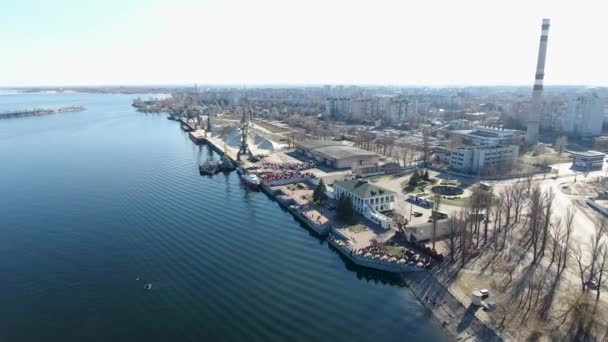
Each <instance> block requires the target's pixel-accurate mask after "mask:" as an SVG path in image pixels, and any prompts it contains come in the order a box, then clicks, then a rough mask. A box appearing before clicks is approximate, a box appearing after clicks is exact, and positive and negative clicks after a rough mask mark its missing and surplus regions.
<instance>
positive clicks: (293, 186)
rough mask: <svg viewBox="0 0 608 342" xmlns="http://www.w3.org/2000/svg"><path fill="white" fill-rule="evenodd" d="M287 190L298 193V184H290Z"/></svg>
mask: <svg viewBox="0 0 608 342" xmlns="http://www.w3.org/2000/svg"><path fill="white" fill-rule="evenodd" d="M287 189H289V190H291V191H296V190H299V188H298V185H297V184H288V185H287Z"/></svg>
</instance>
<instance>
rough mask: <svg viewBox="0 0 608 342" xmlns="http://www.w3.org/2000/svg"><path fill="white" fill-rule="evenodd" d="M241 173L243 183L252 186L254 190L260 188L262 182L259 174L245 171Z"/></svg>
mask: <svg viewBox="0 0 608 342" xmlns="http://www.w3.org/2000/svg"><path fill="white" fill-rule="evenodd" d="M240 175H241V182H243V184H245V185H246V186H248V187H249V188H251V189H253V190H259V189H260V186H261V185H262V182H261V181H260V179H259V178H258V176H256V175H255V174H253V173H243V172H241V173H240Z"/></svg>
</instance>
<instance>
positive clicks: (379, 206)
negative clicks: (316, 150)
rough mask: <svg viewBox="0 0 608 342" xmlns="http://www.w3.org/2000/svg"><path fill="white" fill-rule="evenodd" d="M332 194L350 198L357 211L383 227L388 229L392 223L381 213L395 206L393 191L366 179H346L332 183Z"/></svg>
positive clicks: (337, 196) (336, 196)
mask: <svg viewBox="0 0 608 342" xmlns="http://www.w3.org/2000/svg"><path fill="white" fill-rule="evenodd" d="M334 196H335V198H341V197H342V196H346V197H348V198H350V200H351V201H352V203H353V208H354V209H355V210H356V211H357V212H359V213H360V214H362V215H363V216H365V217H366V218H367V219H368V220H370V221H373V222H375V223H377V224H378V225H380V226H381V227H383V228H384V229H389V228H390V226H391V225H392V223H393V221H392V220H391V219H390V218H389V217H387V216H385V215H382V214H381V212H386V211H391V210H393V209H394V208H395V193H394V192H393V191H390V190H387V189H384V188H381V187H379V186H375V185H373V184H370V183H369V182H368V181H366V180H361V179H346V180H341V181H337V182H335V183H334Z"/></svg>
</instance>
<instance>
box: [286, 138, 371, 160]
mask: <svg viewBox="0 0 608 342" xmlns="http://www.w3.org/2000/svg"><path fill="white" fill-rule="evenodd" d="M296 145H298V146H299V147H301V148H303V149H306V150H309V151H314V152H317V153H320V154H322V155H324V156H325V157H326V158H333V159H344V158H349V157H357V156H377V154H376V153H374V152H370V151H366V150H363V149H360V148H357V147H353V146H349V145H344V144H342V143H340V142H339V141H332V140H303V141H300V142H298V143H297V144H296Z"/></svg>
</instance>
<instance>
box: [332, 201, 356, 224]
mask: <svg viewBox="0 0 608 342" xmlns="http://www.w3.org/2000/svg"><path fill="white" fill-rule="evenodd" d="M336 212H337V214H338V218H340V219H341V220H342V221H350V220H351V219H352V218H353V213H354V209H353V202H351V200H350V198H348V197H347V196H342V197H340V199H339V200H338V206H337V207H336Z"/></svg>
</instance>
